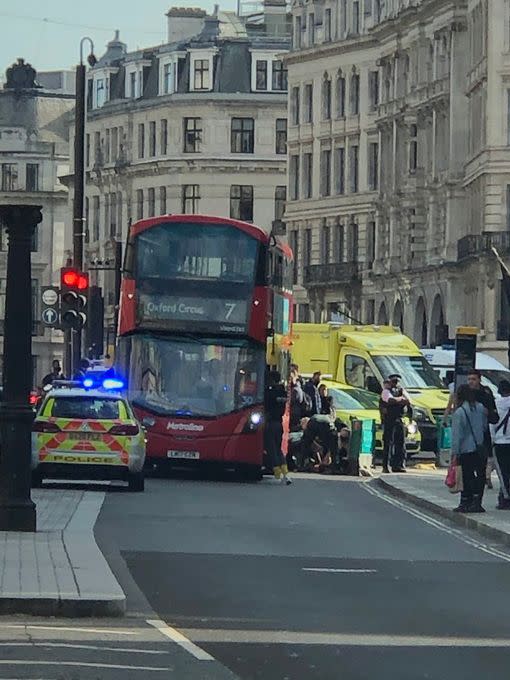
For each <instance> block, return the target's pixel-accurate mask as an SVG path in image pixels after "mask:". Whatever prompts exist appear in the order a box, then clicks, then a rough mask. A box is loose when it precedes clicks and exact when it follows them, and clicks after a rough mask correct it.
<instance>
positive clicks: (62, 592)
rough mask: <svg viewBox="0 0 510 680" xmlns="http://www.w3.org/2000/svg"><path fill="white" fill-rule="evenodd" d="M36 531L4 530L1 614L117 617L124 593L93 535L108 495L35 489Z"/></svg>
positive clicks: (1, 536) (0, 550) (0, 556)
mask: <svg viewBox="0 0 510 680" xmlns="http://www.w3.org/2000/svg"><path fill="white" fill-rule="evenodd" d="M32 497H33V500H34V502H35V503H36V505H37V524H38V531H37V532H36V533H21V532H20V533H17V532H0V614H23V613H28V614H32V615H41V616H119V615H122V614H123V613H124V611H125V605H126V598H125V595H124V593H123V591H122V589H121V587H120V586H119V584H118V582H117V580H116V578H115V577H114V575H113V573H112V571H111V569H110V567H109V566H108V563H107V562H106V560H105V558H104V557H103V555H102V553H101V551H100V550H99V548H98V546H97V544H96V541H95V539H94V533H93V529H94V524H95V522H96V519H97V516H98V514H99V511H100V509H101V506H102V504H103V501H104V498H105V494H104V493H100V492H85V491H83V490H72V489H41V490H34V491H33V493H32Z"/></svg>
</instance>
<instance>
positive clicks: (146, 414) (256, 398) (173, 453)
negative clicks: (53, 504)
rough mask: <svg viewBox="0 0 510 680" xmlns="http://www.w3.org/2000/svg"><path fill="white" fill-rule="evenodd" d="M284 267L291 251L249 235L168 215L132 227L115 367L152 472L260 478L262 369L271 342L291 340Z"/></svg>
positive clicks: (202, 219)
mask: <svg viewBox="0 0 510 680" xmlns="http://www.w3.org/2000/svg"><path fill="white" fill-rule="evenodd" d="M291 267H292V252H291V250H290V249H289V247H288V246H287V245H286V244H284V243H282V242H280V241H279V240H277V239H276V238H275V237H274V236H270V235H268V234H267V233H266V232H265V231H263V230H262V229H260V228H259V227H256V226H254V225H253V224H248V223H245V222H239V221H236V220H232V219H227V218H219V217H208V216H205V215H166V216H162V217H157V218H153V219H146V220H142V221H140V222H137V223H136V224H133V225H132V226H131V228H130V233H129V238H128V243H127V248H126V258H125V265H124V274H123V281H122V291H121V300H120V313H119V339H118V347H117V355H116V365H117V367H118V369H119V370H120V371H121V372H122V373H123V375H124V377H125V379H126V382H127V386H128V393H129V398H130V400H131V403H132V404H133V406H134V408H135V411H136V413H137V415H138V417H139V418H140V420H141V421H142V422H143V424H144V425H145V427H146V428H147V437H148V447H147V458H148V462H149V463H152V464H156V465H163V464H164V463H166V464H169V463H170V464H174V465H179V466H180V465H182V464H183V463H186V464H188V463H190V462H191V463H194V464H195V463H197V462H200V463H216V464H223V465H226V466H227V467H235V468H236V469H237V470H238V471H240V472H241V473H242V474H244V475H246V476H247V477H250V478H259V477H260V474H261V465H262V457H263V436H262V429H263V420H262V406H263V397H264V386H265V385H264V383H265V376H266V371H267V360H266V359H267V356H271V357H272V359H271V360H270V361H271V362H272V363H275V362H276V360H277V359H276V358H275V357H278V356H283V355H284V354H283V353H279V352H275V351H274V349H275V343H278V341H279V339H281V338H282V337H285V336H288V334H289V333H290V324H291V315H292V299H291ZM268 345H269V349H270V351H269V352H268V351H267V350H268Z"/></svg>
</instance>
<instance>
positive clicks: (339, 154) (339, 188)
mask: <svg viewBox="0 0 510 680" xmlns="http://www.w3.org/2000/svg"><path fill="white" fill-rule="evenodd" d="M334 162H335V194H337V195H341V194H345V149H344V147H343V146H339V147H337V148H336V149H335V161H334Z"/></svg>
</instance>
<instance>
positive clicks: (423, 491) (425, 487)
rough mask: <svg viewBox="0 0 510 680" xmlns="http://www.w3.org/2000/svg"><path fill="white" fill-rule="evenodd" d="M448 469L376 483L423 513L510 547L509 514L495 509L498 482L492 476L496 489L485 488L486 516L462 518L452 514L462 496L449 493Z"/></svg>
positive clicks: (412, 472) (392, 476)
mask: <svg viewBox="0 0 510 680" xmlns="http://www.w3.org/2000/svg"><path fill="white" fill-rule="evenodd" d="M446 472H447V471H446V469H438V470H431V471H425V470H424V471H417V470H413V469H412V468H410V469H408V471H407V473H405V474H399V473H396V474H394V473H392V474H389V475H381V476H380V477H378V478H377V479H376V480H374V481H375V483H376V484H377V485H378V486H379V487H380V488H382V489H384V490H385V491H387V492H388V493H390V494H392V495H393V496H395V497H398V498H400V499H403V500H405V501H408V502H410V503H412V504H413V505H416V506H418V507H420V508H423V509H424V510H427V511H430V512H433V513H435V514H438V515H440V516H442V517H444V518H446V519H448V520H449V521H451V522H454V523H455V524H457V525H459V526H461V527H464V528H466V529H475V530H476V531H477V532H478V533H479V534H481V535H482V536H484V537H486V538H488V539H490V540H495V541H498V542H500V543H501V544H503V545H506V546H510V511H504V510H496V505H497V502H498V493H499V480H498V477H497V475H496V473H495V472H493V473H492V482H493V485H494V488H493V489H486V490H485V494H484V499H483V506H484V508H485V510H486V512H485V513H484V514H480V515H478V514H476V515H463V514H459V513H456V512H453V508H455V507H456V506H457V505H458V504H459V494H452V493H450V492H449V491H448V488H447V487H446V485H445V483H444V480H445V477H446Z"/></svg>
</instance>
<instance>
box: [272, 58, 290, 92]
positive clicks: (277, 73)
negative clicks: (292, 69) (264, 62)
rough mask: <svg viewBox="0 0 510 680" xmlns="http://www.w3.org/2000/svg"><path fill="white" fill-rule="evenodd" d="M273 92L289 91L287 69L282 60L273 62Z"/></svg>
mask: <svg viewBox="0 0 510 680" xmlns="http://www.w3.org/2000/svg"><path fill="white" fill-rule="evenodd" d="M272 77H273V82H272V85H273V90H278V91H279V92H286V91H287V89H288V77H287V69H286V68H285V64H284V63H283V61H282V60H281V59H276V60H275V61H273V76H272Z"/></svg>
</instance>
